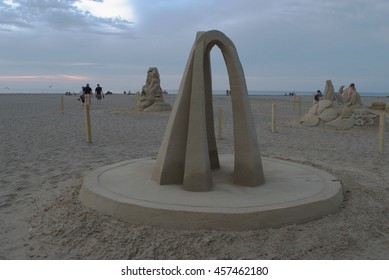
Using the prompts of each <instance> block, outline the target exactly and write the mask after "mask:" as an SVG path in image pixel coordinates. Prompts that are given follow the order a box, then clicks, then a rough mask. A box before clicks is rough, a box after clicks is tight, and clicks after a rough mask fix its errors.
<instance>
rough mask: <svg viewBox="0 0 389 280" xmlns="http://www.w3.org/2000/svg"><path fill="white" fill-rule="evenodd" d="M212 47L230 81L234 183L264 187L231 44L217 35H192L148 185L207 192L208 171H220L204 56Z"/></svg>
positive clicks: (239, 68) (240, 73)
mask: <svg viewBox="0 0 389 280" xmlns="http://www.w3.org/2000/svg"><path fill="white" fill-rule="evenodd" d="M215 45H217V46H218V47H219V48H220V50H221V52H222V54H223V57H224V60H225V63H226V66H227V72H228V78H229V82H230V89H231V92H232V94H231V98H232V112H233V125H234V149H235V154H234V184H237V185H243V186H259V185H261V184H263V183H264V181H265V178H264V175H263V168H262V161H261V155H260V150H259V145H258V140H257V135H256V131H255V127H254V122H253V117H252V113H251V108H250V104H249V101H248V94H247V86H246V80H245V77H244V73H243V68H242V66H241V63H240V60H239V57H238V53H237V51H236V48H235V46H234V44H233V43H232V41H231V40H230V39H229V38H227V36H226V35H224V34H223V33H222V32H220V31H216V30H212V31H208V32H198V33H197V36H196V40H195V42H194V44H193V47H192V50H191V52H190V55H189V58H188V61H187V64H186V68H185V72H184V75H183V78H182V80H181V85H180V88H179V91H178V95H177V100H176V102H175V104H174V107H173V110H172V114H171V116H170V119H169V122H168V125H167V128H166V131H165V135H164V138H163V141H162V145H161V147H160V150H159V153H158V158H157V162H156V166H155V169H154V172H153V175H152V178H153V180H155V181H157V182H158V183H159V184H161V185H165V184H183V187H184V189H186V190H189V191H208V190H210V188H211V186H212V176H211V170H212V169H217V168H219V167H220V162H219V156H218V152H217V146H216V139H215V131H214V124H213V123H214V120H213V107H212V79H211V64H210V51H211V49H212V48H213V47H214V46H215Z"/></svg>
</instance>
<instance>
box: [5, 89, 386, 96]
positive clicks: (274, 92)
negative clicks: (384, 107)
mask: <svg viewBox="0 0 389 280" xmlns="http://www.w3.org/2000/svg"><path fill="white" fill-rule="evenodd" d="M177 91H178V90H177V89H170V90H167V92H168V93H169V94H177ZM66 92H71V93H76V94H79V91H71V90H68V89H58V88H45V89H8V88H4V89H0V94H65V93H66ZM111 92H113V93H114V94H123V92H124V91H113V90H111ZM131 92H133V93H135V92H137V90H131ZM292 92H294V93H295V94H296V95H307V96H311V95H314V94H315V93H316V90H313V91H286V90H249V95H285V94H286V95H289V93H292ZM359 93H360V94H361V96H379V97H389V92H359ZM213 94H215V95H226V90H213Z"/></svg>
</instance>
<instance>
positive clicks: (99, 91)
mask: <svg viewBox="0 0 389 280" xmlns="http://www.w3.org/2000/svg"><path fill="white" fill-rule="evenodd" d="M95 94H96V98H97V100H101V97H102V96H103V94H104V93H103V88H102V87H101V86H100V84H97V87H96V89H95Z"/></svg>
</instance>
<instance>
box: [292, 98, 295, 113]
mask: <svg viewBox="0 0 389 280" xmlns="http://www.w3.org/2000/svg"><path fill="white" fill-rule="evenodd" d="M295 97H296V95H295V94H293V97H292V111H293V112H294V103H295Z"/></svg>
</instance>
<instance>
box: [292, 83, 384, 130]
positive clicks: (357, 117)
mask: <svg viewBox="0 0 389 280" xmlns="http://www.w3.org/2000/svg"><path fill="white" fill-rule="evenodd" d="M375 117H376V115H375V114H373V113H371V112H370V111H369V110H367V109H366V108H364V106H363V105H362V102H361V96H360V95H359V93H358V92H357V91H356V90H352V91H349V88H346V89H345V90H344V86H341V87H340V88H339V91H338V92H335V91H334V86H333V85H332V82H331V80H327V81H326V86H325V90H324V96H323V99H321V100H320V101H319V102H317V103H315V104H314V105H313V106H312V107H311V109H310V110H309V111H308V113H307V114H306V115H305V116H304V117H302V118H301V120H300V124H301V125H303V126H317V125H318V124H319V123H320V122H323V123H325V124H326V125H328V126H331V127H334V128H336V129H350V128H352V127H353V126H354V125H358V126H363V125H369V124H373V123H374V120H373V119H374V118H375Z"/></svg>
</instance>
